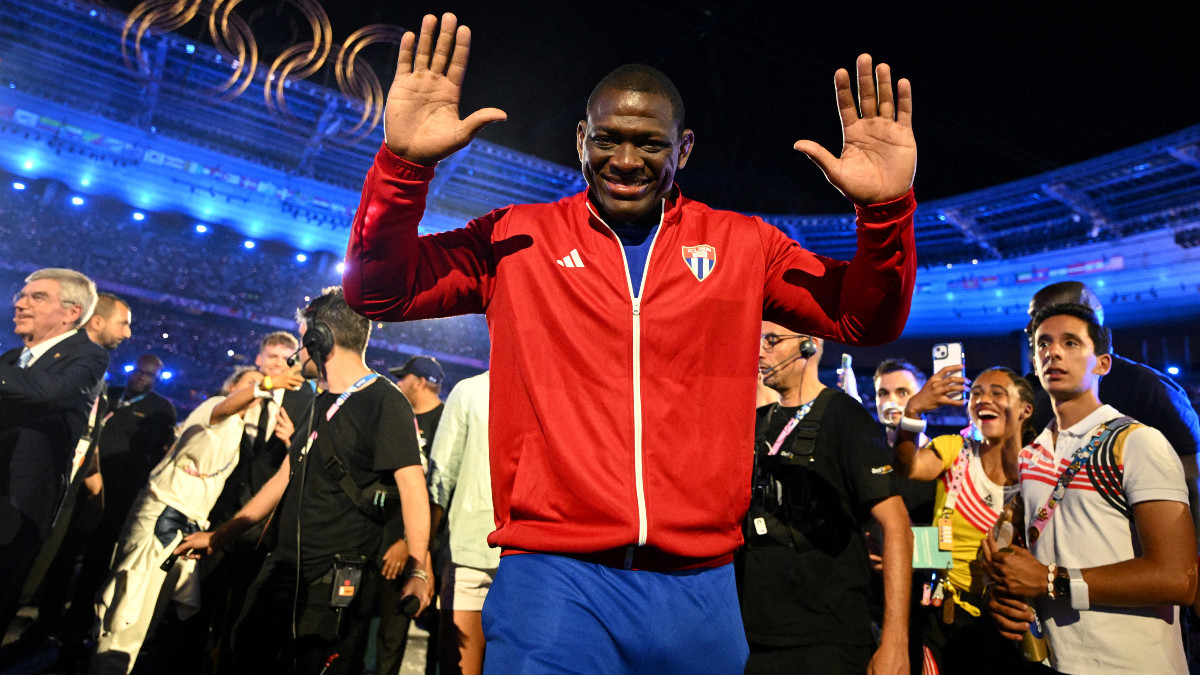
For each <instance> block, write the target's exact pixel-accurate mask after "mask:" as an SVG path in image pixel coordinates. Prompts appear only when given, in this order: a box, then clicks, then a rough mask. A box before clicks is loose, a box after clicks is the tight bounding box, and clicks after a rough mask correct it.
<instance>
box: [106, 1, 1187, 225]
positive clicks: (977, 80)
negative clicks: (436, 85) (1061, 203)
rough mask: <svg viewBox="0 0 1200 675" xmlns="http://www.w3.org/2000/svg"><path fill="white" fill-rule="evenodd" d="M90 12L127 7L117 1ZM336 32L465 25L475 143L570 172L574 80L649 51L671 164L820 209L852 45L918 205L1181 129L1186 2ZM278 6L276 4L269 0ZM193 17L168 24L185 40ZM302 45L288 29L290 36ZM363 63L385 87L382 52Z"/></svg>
mask: <svg viewBox="0 0 1200 675" xmlns="http://www.w3.org/2000/svg"><path fill="white" fill-rule="evenodd" d="M289 3H290V0H286V1H285V0H244V2H243V3H242V4H241V5H240V6H239V9H238V11H239V12H240V13H243V14H244V15H247V16H249V15H250V13H251V12H253V11H255V9H257V11H258V15H257V18H255V19H254V20H253V23H252V26H253V29H254V32H255V35H256V36H257V37H258V40H259V43H260V47H262V48H263V50H264V52H265V53H266V54H267V55H271V46H270V43H271V41H272V39H275V40H277V41H279V42H281V43H289V42H288V41H289V39H290V37H288V31H287V30H286V29H282V28H281V26H286V25H287V24H286V23H283V24H281V23H278V20H277V19H271V18H270V17H272V16H279V15H280V13H281V12H282V14H284V15H288V14H290V16H292V17H296V18H298V17H299V14H298V13H297V12H296V11H295V10H294V9H292V8H290V6H289ZM108 4H110V5H112V6H115V7H118V8H123V9H126V10H128V9H130V8H131V7H132V6H134V4H136V3H133V2H128V1H127V0H112V1H111V2H109V3H108ZM322 4H323V5H324V6H325V7H326V9H327V11H328V12H329V15H330V20H331V22H332V25H333V31H334V39H335V41H336V42H340V41H341V40H343V39H345V37H346V36H347V35H348V34H349V33H350V32H351V31H353V30H355V29H357V28H359V27H361V26H364V25H367V24H371V23H390V24H394V25H400V26H403V27H406V28H411V27H416V26H419V24H420V17H421V15H422V14H424V13H427V12H434V13H440V12H443V11H453V12H455V13H457V14H458V15H459V19H460V21H461V22H463V23H466V24H468V25H469V26H471V28H472V29H473V31H474V40H475V45H474V48H473V50H472V58H471V65H470V68H469V69H468V73H467V81H466V88H465V93H464V99H463V108H464V109H471V110H473V109H475V108H477V107H482V106H495V107H498V108H502V109H504V110H505V111H507V112H508V114H509V121H508V122H505V123H503V124H498V125H493V126H492V127H491V128H489V129H487V130H485V131H484V133H483V136H482V137H483V138H486V139H487V140H489V141H493V142H495V143H499V144H502V145H505V146H509V147H512V148H514V149H517V150H520V151H522V152H526V153H529V154H532V155H535V156H538V157H542V158H545V159H548V160H551V161H554V162H558V163H561V164H566V165H575V164H576V158H575V153H574V141H573V134H574V128H575V124H576V122H577V121H578V119H579V117H580V115H581V113H582V110H583V107H584V102H585V100H586V98H587V94H588V93H589V91H590V90H591V87H592V85H594V84H595V82H596V81H597V80H598V79H599V78H600V77H602V76H603V75H604V74H605V73H607V72H608V71H609V70H611V69H612V68H614V67H616V66H618V65H621V64H623V63H627V62H631V61H641V62H645V63H650V64H652V65H655V66H657V67H659V68H661V69H662V70H663V71H665V72H666V73H667V74H668V75H669V76H671V77H672V78H673V79H674V80H675V82H676V84H677V85H678V86H679V88H680V90H681V92H682V93H683V97H684V101H685V103H686V105H687V110H688V119H687V123H688V126H689V127H691V128H692V129H693V130H694V131H695V132H696V137H697V143H696V149H695V152H694V153H693V155H692V159H691V162H690V163H689V165H688V167H687V168H686V169H685V170H684V171H683V172H681V174H680V175H679V176H678V182H679V184H680V186H681V187H682V189H683V190H684V193H685V194H687V195H689V196H691V197H694V198H698V199H701V200H703V201H707V202H709V203H710V204H712V205H713V206H718V207H724V208H735V209H739V210H746V211H758V212H766V213H785V212H794V213H833V212H841V211H845V210H846V208H847V207H846V203H845V201H844V200H843V199H842V198H841V196H840V195H838V194H837V193H836V191H834V190H833V189H832V188H831V187H829V186H828V185H827V184H826V183H825V182H824V180H823V179H822V177H821V176H820V173H819V172H818V171H817V169H816V168H815V167H814V166H813V165H811V164H810V163H809V162H808V160H807V159H805V158H804V157H803V156H802V155H800V154H799V153H796V152H795V151H794V150H792V149H791V145H792V143H793V142H794V141H795V140H796V139H798V138H801V137H809V138H813V139H814V140H817V141H820V142H822V143H825V144H826V146H827V147H830V148H831V149H834V148H835V147H836V146H839V145H840V130H839V126H838V120H837V114H836V110H835V107H834V101H833V87H832V82H833V71H834V70H835V69H836V68H837V67H847V68H849V69H850V70H851V71H853V66H854V59H855V57H856V56H857V55H858V54H859V53H861V52H864V51H866V52H870V53H871V54H872V55H874V56H875V57H876V58H877V60H886V61H887V62H888V63H890V64H891V65H892V68H893V73H894V76H895V77H897V78H898V77H908V78H909V79H910V80H911V81H912V82H913V91H914V96H913V98H914V127H915V129H916V134H917V143H918V147H919V152H920V159H919V166H918V170H917V189H918V192H919V196H920V197H921V198H923V199H925V200H929V199H936V198H940V197H947V196H952V195H957V194H961V193H964V192H968V191H971V190H975V189H979V188H984V187H988V186H992V185H996V184H999V183H1004V182H1007V181H1010V180H1014V179H1018V178H1022V177H1026V176H1031V175H1035V174H1038V173H1041V172H1043V171H1046V170H1049V169H1053V168H1056V167H1061V166H1066V165H1069V164H1072V163H1074V162H1078V161H1081V160H1085V159H1088V158H1091V157H1095V156H1098V155H1101V154H1104V153H1106V152H1111V151H1113V150H1117V149H1120V148H1124V147H1127V146H1129V145H1132V144H1135V143H1138V142H1142V141H1146V140H1150V139H1153V138H1156V137H1159V136H1162V135H1165V134H1168V133H1171V132H1173V131H1177V130H1179V129H1182V128H1184V127H1187V126H1190V125H1193V124H1196V123H1200V94H1198V93H1197V85H1198V84H1200V77H1198V76H1197V68H1198V65H1200V64H1198V58H1197V57H1198V56H1200V40H1198V39H1197V26H1200V3H1197V2H1185V3H1169V4H1168V3H1161V4H1160V3H1155V2H1141V3H1120V4H1116V3H1095V2H1093V3H1082V2H1060V3H1037V4H1033V3H1028V4H1025V3H944V4H943V3H936V4H935V3H899V2H891V3H875V2H859V3H853V4H849V3H835V2H824V3H815V2H787V3H784V2H764V1H758V2H755V1H737V0H733V1H730V2H718V1H716V0H664V1H662V2H653V3H651V2H637V1H634V0H610V1H609V2H607V3H596V2H592V3H582V2H571V1H566V0H560V1H559V2H545V1H542V0H537V1H520V2H500V1H497V0H492V1H490V2H479V1H475V0H471V1H463V0H444V2H441V3H414V2H396V1H392V2H377V1H375V0H341V1H339V2H334V1H333V0H324V2H322ZM281 7H282V8H283V9H282V10H280V8H281ZM196 23H198V22H193V24H192V25H189V26H187V27H185V28H184V30H183V32H184V33H186V34H194V31H195V30H196V27H195V24H196ZM303 39H307V38H306V37H304V36H303V33H301V37H300V39H299V40H291V41H292V42H296V41H300V40H303ZM373 49H374V50H375V53H374V54H370V55H369V58H370V59H372V60H375V61H377V62H379V63H380V64H381V67H380V68H378V69H377V70H378V71H379V75H380V79H381V80H383V81H385V82H386V81H389V80H390V77H391V75H392V71H391V68H390V66H388V65H382V64H384V63H386V62H387V61H388V60H389V59H390V58H392V56H391V55H390V54H388V53H387V51H388V49H387V48H385V47H376V48H373Z"/></svg>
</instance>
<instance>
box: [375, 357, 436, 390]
mask: <svg viewBox="0 0 1200 675" xmlns="http://www.w3.org/2000/svg"><path fill="white" fill-rule="evenodd" d="M388 372H389V373H391V374H392V377H394V378H396V379H397V380H398V379H400V378H402V377H404V376H405V375H416V376H417V377H421V378H424V379H426V380H429V381H430V382H432V383H434V384H437V383H439V382H441V381H442V380H443V379H445V377H446V373H445V371H443V370H442V364H440V363H438V362H437V359H435V358H433V357H432V356H414V357H412V358H411V359H409V360H408V361H406V362H405V363H404V365H403V366H400V367H399V368H388Z"/></svg>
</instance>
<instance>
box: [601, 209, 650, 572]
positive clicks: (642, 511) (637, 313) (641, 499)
mask: <svg viewBox="0 0 1200 675" xmlns="http://www.w3.org/2000/svg"><path fill="white" fill-rule="evenodd" d="M587 207H588V211H590V212H591V213H592V215H593V216H595V217H596V220H598V221H600V224H601V225H603V226H604V227H607V228H608V231H609V232H612V234H613V237H614V238H616V240H617V247H618V248H619V249H620V251H621V261H622V262H623V263H625V287H626V288H628V289H629V301H630V303H631V304H632V305H633V480H634V487H635V489H636V491H637V506H638V541H637V545H638V546H645V545H646V539H647V537H648V534H649V533H648V528H647V525H646V485H645V480H644V476H643V471H642V293H643V292H644V291H645V290H646V277H647V276H649V273H650V258H651V257H653V256H654V244H656V243H657V242H658V235H659V233H660V232H662V224H663V220H665V219H666V215H667V206H666V203H665V200H664V201H663V204H662V214H661V215H660V216H659V217H658V227H656V228H655V230H654V238H653V239H651V240H650V249H649V250H648V251H646V262H645V264H644V266H643V267H642V283H641V287H640V288H638V292H637V294H636V295H634V292H633V277H632V276H630V274H629V258H627V257H626V256H625V246H624V245H623V244H621V238H620V237H618V236H617V232H616V230H613V229H612V227H611V226H609V224H608V223H606V222H604V219H603V218H601V217H600V214H598V213H596V210H595V209H593V208H592V203H591V202H590V201H589V202H588V205H587ZM632 559H633V548H632V547H630V549H629V551H628V552H627V554H626V556H625V567H626V569H628V568H630V567H631V566H632V562H633V560H632Z"/></svg>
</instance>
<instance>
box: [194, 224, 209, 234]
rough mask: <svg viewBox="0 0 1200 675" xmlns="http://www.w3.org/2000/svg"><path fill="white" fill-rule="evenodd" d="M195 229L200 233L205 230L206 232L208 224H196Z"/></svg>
mask: <svg viewBox="0 0 1200 675" xmlns="http://www.w3.org/2000/svg"><path fill="white" fill-rule="evenodd" d="M196 231H197V232H199V233H200V234H204V233H205V232H208V226H207V225H200V224H197V225H196Z"/></svg>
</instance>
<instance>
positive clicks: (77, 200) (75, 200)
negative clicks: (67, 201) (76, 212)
mask: <svg viewBox="0 0 1200 675" xmlns="http://www.w3.org/2000/svg"><path fill="white" fill-rule="evenodd" d="M71 203H72V204H74V205H75V206H83V197H71Z"/></svg>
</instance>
